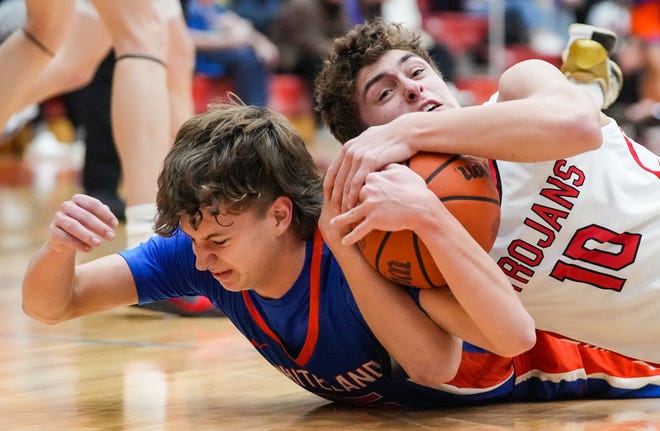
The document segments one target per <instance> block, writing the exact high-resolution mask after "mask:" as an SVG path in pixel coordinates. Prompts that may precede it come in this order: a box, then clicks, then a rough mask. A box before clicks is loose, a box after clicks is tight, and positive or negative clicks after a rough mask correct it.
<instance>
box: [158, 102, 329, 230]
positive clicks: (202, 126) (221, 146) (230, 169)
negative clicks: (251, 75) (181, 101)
mask: <svg viewBox="0 0 660 431" xmlns="http://www.w3.org/2000/svg"><path fill="white" fill-rule="evenodd" d="M279 196H287V197H288V198H290V199H291V201H292V203H293V207H294V210H293V222H292V228H293V229H294V230H295V231H296V233H297V234H298V235H299V236H300V238H302V239H305V240H307V239H310V238H311V237H312V236H313V234H314V230H315V229H316V225H317V223H318V218H319V215H320V213H321V206H322V204H323V191H322V178H321V175H320V173H319V172H318V169H317V167H316V165H315V163H314V160H313V159H312V156H311V155H310V153H309V151H308V150H307V147H306V146H305V143H304V142H303V140H302V139H301V138H300V136H299V135H298V133H297V132H296V131H295V129H294V128H293V126H291V124H290V123H289V122H288V121H287V120H286V119H285V118H284V117H283V116H282V115H280V114H278V113H275V112H273V111H271V110H269V109H266V108H259V107H254V106H245V105H244V104H242V102H240V101H239V100H237V99H235V100H234V101H232V102H229V103H224V104H218V105H215V106H213V107H211V108H210V109H209V110H208V111H207V112H205V113H202V114H199V115H197V116H195V117H193V118H192V119H190V120H188V121H187V122H186V123H185V124H184V125H183V126H182V127H181V129H180V130H179V132H178V133H177V136H176V140H175V142H174V146H173V147H172V149H171V150H170V152H169V153H168V155H167V157H166V158H165V162H164V166H163V170H162V171H161V173H160V176H159V178H158V194H157V197H156V204H157V206H158V215H157V218H156V222H155V230H156V233H158V234H160V235H163V236H171V235H172V234H173V233H174V232H175V231H176V229H177V228H178V227H179V223H180V222H181V220H182V219H184V218H185V219H186V221H187V222H189V223H190V225H191V226H193V227H194V228H197V226H199V223H200V222H201V219H202V213H201V210H202V209H206V210H209V211H210V212H211V214H213V215H214V216H215V215H218V214H219V213H220V210H221V209H222V211H229V212H232V213H239V212H243V211H245V210H248V209H256V210H257V211H258V213H260V214H263V213H264V212H265V211H266V210H267V208H268V207H269V206H270V204H271V203H272V202H273V201H274V200H275V199H276V198H277V197H279Z"/></svg>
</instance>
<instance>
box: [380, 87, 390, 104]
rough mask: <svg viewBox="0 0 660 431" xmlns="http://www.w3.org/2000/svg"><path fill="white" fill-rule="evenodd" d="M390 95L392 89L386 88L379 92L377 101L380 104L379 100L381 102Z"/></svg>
mask: <svg viewBox="0 0 660 431" xmlns="http://www.w3.org/2000/svg"><path fill="white" fill-rule="evenodd" d="M391 93H392V89H391V88H387V89H385V90H383V91H381V92H380V93H379V94H378V101H379V102H380V101H381V100H383V99H384V98H386V97H387V96H389V95H390V94H391Z"/></svg>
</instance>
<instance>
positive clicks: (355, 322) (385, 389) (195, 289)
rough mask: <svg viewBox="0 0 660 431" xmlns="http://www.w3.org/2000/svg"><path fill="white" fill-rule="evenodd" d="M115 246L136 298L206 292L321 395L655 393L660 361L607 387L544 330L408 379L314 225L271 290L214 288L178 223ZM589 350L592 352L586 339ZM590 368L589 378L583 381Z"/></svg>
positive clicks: (281, 366)
mask: <svg viewBox="0 0 660 431" xmlns="http://www.w3.org/2000/svg"><path fill="white" fill-rule="evenodd" d="M121 255H122V256H123V257H124V258H125V259H126V261H127V262H128V265H129V267H130V269H131V271H132V274H133V277H134V279H135V284H136V286H137V290H138V296H139V300H140V303H145V302H151V301H157V300H162V299H166V298H172V297H179V296H198V295H203V296H206V297H208V298H209V299H210V300H211V302H213V304H214V305H215V306H217V307H218V308H219V309H220V310H222V312H223V313H224V314H225V315H226V316H227V317H228V318H229V319H231V321H232V322H233V323H234V325H236V327H237V328H238V329H239V330H240V331H241V333H242V334H243V335H244V336H245V337H247V339H248V340H250V342H251V343H252V345H253V346H254V348H255V349H256V350H257V351H258V352H259V353H260V354H261V355H262V356H263V357H264V358H265V359H266V360H267V361H268V362H269V363H270V364H271V365H273V366H274V367H275V368H277V369H278V370H279V371H280V372H281V373H282V374H284V375H285V376H287V377H288V378H289V379H291V380H292V381H293V382H295V383H296V384H298V385H300V386H301V387H302V388H304V389H306V390H308V391H310V392H312V393H314V394H316V395H318V396H321V397H323V398H326V399H328V400H332V401H343V402H347V403H350V404H353V405H357V406H391V407H399V406H402V407H414V408H419V407H441V406H451V405H469V404H477V403H483V402H485V401H513V400H526V401H529V400H535V399H539V400H542V399H558V398H566V397H578V396H592V397H593V396H601V397H606V396H616V397H618V396H660V386H659V385H660V370H654V369H652V367H651V368H648V367H646V366H645V365H644V364H637V368H636V369H635V372H634V373H631V372H628V374H627V375H631V376H632V375H633V374H634V377H635V378H636V380H634V385H633V386H634V387H630V385H622V391H623V392H619V391H616V390H615V391H612V390H611V389H612V387H611V384H610V383H611V382H609V381H605V378H606V377H608V372H609V370H603V366H602V365H598V364H595V366H596V367H597V368H598V369H597V370H596V371H594V372H593V373H591V374H592V375H589V373H587V374H580V373H576V368H580V367H582V368H583V367H584V364H583V362H584V361H582V356H581V355H582V354H581V353H579V352H577V353H575V352H573V350H575V349H588V347H585V346H578V345H575V344H573V343H569V342H567V341H564V340H559V339H557V338H555V337H551V336H549V335H548V336H542V337H540V338H539V339H540V340H545V339H546V338H547V339H548V340H551V342H552V343H563V344H562V346H563V349H559V350H561V351H560V352H559V350H557V349H555V348H554V347H553V346H551V345H550V344H548V343H540V344H539V345H538V346H537V348H535V349H536V356H538V357H539V358H543V361H540V360H532V359H531V358H534V357H535V356H531V355H525V356H521V357H520V358H517V359H516V360H513V359H511V358H501V357H498V356H496V355H493V354H491V353H489V352H486V351H484V350H481V349H478V348H476V347H473V346H471V345H469V344H467V343H466V344H465V345H464V352H463V362H462V365H461V368H460V370H459V373H458V375H457V376H456V378H455V379H454V380H453V381H452V382H449V383H447V384H446V385H442V387H440V388H430V387H426V386H422V385H418V384H416V383H413V382H411V381H410V380H408V379H407V378H406V376H405V375H403V374H402V373H401V372H399V371H397V368H396V367H395V366H392V361H391V360H390V357H389V355H388V354H387V352H386V351H385V349H384V348H383V346H382V345H381V344H380V343H379V342H378V340H377V339H376V337H375V336H374V335H373V333H372V332H371V331H370V329H369V327H368V325H367V324H366V322H365V321H364V319H363V318H362V316H361V314H360V312H359V310H358V307H357V304H356V303H355V300H354V298H353V295H352V293H351V290H350V288H349V286H348V284H347V282H346V279H345V277H344V275H343V273H342V271H341V269H340V268H339V264H338V263H337V261H336V260H335V259H334V257H333V256H332V254H331V253H330V251H329V250H328V249H327V247H326V246H325V245H323V243H322V241H321V240H320V235H317V238H316V239H315V241H310V242H309V243H308V244H307V253H306V259H305V265H304V268H303V270H302V272H301V274H300V276H299V277H298V279H297V281H296V282H295V284H294V285H293V286H292V287H291V289H290V290H289V291H288V292H287V293H286V294H285V295H284V296H283V297H281V298H279V299H264V298H261V297H259V296H258V295H257V294H255V293H254V292H253V291H244V292H230V291H228V290H226V289H224V288H223V287H222V285H220V284H219V283H218V281H217V280H215V279H214V278H213V277H212V275H211V274H210V273H209V272H207V271H199V270H197V269H196V268H195V256H194V254H193V251H192V246H191V243H190V239H189V238H188V237H187V236H186V235H184V234H183V233H181V232H177V233H176V234H175V235H174V236H172V237H170V238H161V237H154V238H152V239H150V240H149V241H148V242H145V243H143V244H142V245H140V246H139V247H137V248H134V249H132V250H127V251H124V252H122V253H121ZM564 347H565V348H564ZM533 350H534V349H533ZM569 350H570V352H569ZM550 351H558V352H559V353H558V356H559V357H560V358H558V359H559V360H558V361H553V360H552V354H551V352H550ZM596 352H598V353H599V354H602V351H596V350H595V349H594V353H596ZM605 354H609V352H606V353H605ZM566 358H572V361H570V362H569V361H567V359H566ZM624 361H627V362H630V363H632V361H628V360H626V359H625V358H624ZM534 362H541V363H542V365H543V367H542V368H543V369H537V368H536V367H535V364H534ZM592 362H596V363H598V362H601V360H600V358H599V359H598V360H597V361H596V360H594V361H592ZM558 363H561V364H563V365H561V366H558V365H557V364H558ZM518 369H519V370H521V371H520V372H518ZM617 370H618V368H617ZM583 371H584V370H583ZM617 372H618V371H617ZM558 373H560V374H559V376H558ZM561 373H564V374H561ZM522 374H524V376H523V375H522ZM609 374H612V373H609ZM561 375H565V376H567V377H566V379H562V378H561V377H560V376H561ZM627 375H626V376H627ZM594 376H595V377H594ZM617 377H618V380H613V382H615V383H617V384H618V383H620V381H621V377H622V376H621V375H620V374H619V375H617ZM640 377H641V379H640ZM592 378H595V379H596V380H597V381H598V384H597V385H594V384H591V383H590V379H592ZM548 385H549V386H548Z"/></svg>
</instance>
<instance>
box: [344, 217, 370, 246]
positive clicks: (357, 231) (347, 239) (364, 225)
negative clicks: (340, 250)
mask: <svg viewBox="0 0 660 431" xmlns="http://www.w3.org/2000/svg"><path fill="white" fill-rule="evenodd" d="M372 230H373V229H372V228H371V224H370V223H369V220H368V219H366V218H365V219H363V220H362V221H361V222H360V223H357V224H356V225H354V226H353V228H352V229H350V230H348V232H347V234H346V235H344V236H343V237H342V239H341V243H342V244H343V245H352V244H355V243H357V242H358V241H360V240H361V239H362V238H364V237H365V236H366V235H367V234H368V233H369V232H371V231H372Z"/></svg>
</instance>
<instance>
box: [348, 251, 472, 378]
mask: <svg viewBox="0 0 660 431" xmlns="http://www.w3.org/2000/svg"><path fill="white" fill-rule="evenodd" d="M339 248H341V250H339V251H337V252H336V253H335V257H336V258H337V260H338V262H339V263H340V265H342V269H344V274H345V275H346V278H347V280H348V283H349V285H350V288H351V291H352V292H353V296H354V297H355V300H356V302H357V304H358V307H359V309H360V312H361V313H362V315H363V317H364V319H365V321H366V322H367V324H368V325H369V327H370V329H371V330H372V332H373V333H374V335H375V336H376V337H377V338H378V340H379V341H380V342H381V343H382V344H383V346H384V347H385V348H386V349H387V351H388V352H389V353H390V354H391V355H392V356H393V357H394V358H395V359H396V360H397V362H398V363H399V364H400V365H401V366H402V367H403V368H404V370H406V372H407V373H408V375H409V376H410V378H411V379H412V380H414V381H416V382H418V383H421V384H426V385H428V386H434V385H437V384H440V383H444V382H446V381H449V380H451V379H452V378H453V377H454V375H455V373H456V370H457V368H458V365H459V363H460V358H461V346H462V342H461V341H460V340H459V339H457V338H455V337H453V336H450V335H449V334H448V333H447V332H446V331H444V330H443V329H442V328H440V327H439V326H438V325H436V324H435V322H433V321H432V320H431V319H430V318H429V317H428V316H427V315H426V314H425V313H424V312H423V311H422V310H421V309H420V308H419V307H418V306H417V304H415V302H414V301H413V300H412V298H411V297H410V296H409V295H408V293H407V292H406V291H405V290H403V289H401V288H400V287H398V286H396V285H395V284H393V283H390V282H388V281H387V280H385V279H384V278H383V277H381V276H380V275H379V274H378V273H377V272H375V271H374V270H373V269H372V268H371V267H370V266H369V265H368V264H367V262H366V261H365V260H364V258H363V257H362V256H361V255H360V254H359V252H358V251H357V249H356V248H355V247H354V246H350V247H346V246H339Z"/></svg>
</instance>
